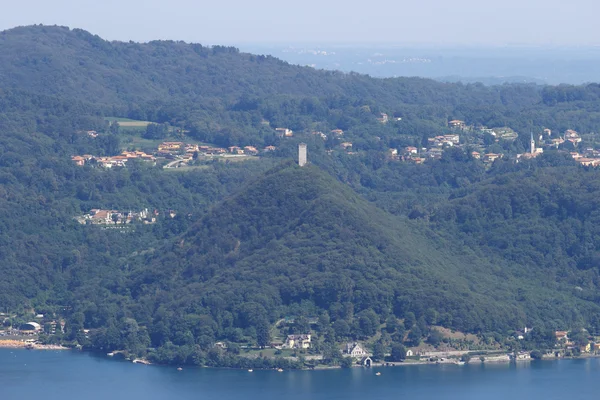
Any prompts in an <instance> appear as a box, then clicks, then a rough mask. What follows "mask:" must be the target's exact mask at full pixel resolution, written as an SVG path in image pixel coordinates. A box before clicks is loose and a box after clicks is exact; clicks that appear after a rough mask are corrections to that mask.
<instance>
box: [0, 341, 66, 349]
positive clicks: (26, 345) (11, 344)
mask: <svg viewBox="0 0 600 400" xmlns="http://www.w3.org/2000/svg"><path fill="white" fill-rule="evenodd" d="M0 348H3V349H26V350H70V348H69V347H65V346H62V345H58V344H39V343H31V342H25V341H22V340H14V339H6V340H0Z"/></svg>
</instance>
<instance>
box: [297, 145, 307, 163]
mask: <svg viewBox="0 0 600 400" xmlns="http://www.w3.org/2000/svg"><path fill="white" fill-rule="evenodd" d="M307 162H308V160H307V156H306V143H300V144H299V145H298V165H299V166H301V167H304V166H305V165H306V163H307Z"/></svg>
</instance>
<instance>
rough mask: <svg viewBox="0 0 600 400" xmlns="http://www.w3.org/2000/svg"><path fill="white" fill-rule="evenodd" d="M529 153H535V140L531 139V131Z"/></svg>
mask: <svg viewBox="0 0 600 400" xmlns="http://www.w3.org/2000/svg"><path fill="white" fill-rule="evenodd" d="M530 144H531V150H530V151H531V154H533V153H535V140H534V139H533V133H531V142H530Z"/></svg>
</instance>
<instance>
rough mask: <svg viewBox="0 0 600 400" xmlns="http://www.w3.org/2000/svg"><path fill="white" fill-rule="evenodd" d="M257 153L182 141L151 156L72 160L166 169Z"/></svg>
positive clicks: (135, 153)
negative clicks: (138, 162)
mask: <svg viewBox="0 0 600 400" xmlns="http://www.w3.org/2000/svg"><path fill="white" fill-rule="evenodd" d="M273 150H275V146H266V147H265V148H264V149H263V150H262V151H263V152H269V151H273ZM258 154H259V151H258V150H257V149H256V147H254V146H244V147H239V146H231V147H229V148H227V149H225V148H221V147H212V146H205V145H198V144H193V143H184V142H162V143H161V144H159V145H158V148H157V149H156V151H155V152H154V153H153V154H146V153H145V152H143V151H123V152H122V153H121V154H120V155H118V156H112V157H99V156H93V155H91V154H84V155H76V156H72V157H71V161H72V162H73V163H74V164H75V165H77V166H80V167H82V166H84V165H94V166H98V167H102V168H113V167H125V166H126V165H127V162H128V161H130V160H141V161H147V162H150V163H152V164H153V165H156V163H157V161H158V160H164V162H166V165H165V166H164V167H165V168H177V167H179V166H182V165H187V164H190V163H191V162H192V161H193V160H196V159H197V158H199V157H203V158H217V157H218V158H221V159H233V158H239V157H243V158H247V157H255V156H258Z"/></svg>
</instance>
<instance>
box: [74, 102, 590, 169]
mask: <svg viewBox="0 0 600 400" xmlns="http://www.w3.org/2000/svg"><path fill="white" fill-rule="evenodd" d="M377 120H378V121H379V122H380V123H381V124H388V123H391V122H395V123H401V122H402V118H399V117H398V118H390V117H389V116H388V115H387V114H385V113H381V114H380V117H378V118H377ZM447 129H448V132H447V134H444V135H440V136H435V137H431V138H428V139H427V144H426V146H406V147H402V148H390V149H389V150H388V151H387V153H386V158H387V159H388V160H390V161H400V162H409V163H415V164H422V163H424V162H427V161H430V160H437V159H440V158H442V155H443V154H444V151H445V150H447V149H449V148H459V149H463V150H466V151H468V152H469V154H470V156H471V157H472V158H474V159H478V160H481V161H482V162H483V163H484V164H486V165H491V164H493V162H494V161H496V160H498V159H505V160H511V161H513V162H520V161H522V160H529V159H533V158H536V157H538V156H539V155H541V154H543V153H544V149H550V148H552V149H559V150H562V151H564V152H568V153H569V154H570V156H571V157H572V158H573V159H574V160H575V161H576V162H577V163H579V164H580V165H583V166H592V167H595V166H598V165H600V150H596V149H595V148H594V147H593V146H589V145H588V146H585V147H583V148H580V149H579V147H581V145H582V142H584V141H583V138H582V136H581V135H580V134H579V133H578V132H576V131H575V130H573V129H567V130H566V131H565V132H563V133H561V134H556V133H553V132H552V130H550V129H547V128H545V129H543V130H542V132H541V133H540V134H536V135H534V134H533V133H530V134H529V136H530V138H529V141H528V146H527V149H526V150H527V151H525V152H523V153H518V154H509V153H507V154H505V153H506V151H503V148H504V147H505V146H506V145H508V144H510V143H512V142H514V141H515V140H516V139H517V138H518V137H519V134H518V133H517V132H515V131H514V130H513V129H511V128H509V127H497V128H488V127H486V126H482V125H467V124H466V123H465V122H464V121H462V120H457V119H454V120H451V121H449V122H448V124H447ZM87 134H88V136H90V137H92V138H96V137H97V136H98V133H97V132H95V131H87ZM274 135H275V136H276V137H277V138H278V139H279V140H282V139H287V138H292V137H294V136H298V135H295V134H294V131H292V130H291V129H289V128H275V129H274ZM306 135H308V136H311V135H312V136H314V137H318V138H320V139H322V140H324V141H325V140H327V139H328V138H329V137H333V138H334V139H335V140H334V143H336V145H335V148H330V149H328V150H327V153H328V154H332V153H333V152H334V151H336V150H337V151H342V152H344V153H346V154H348V155H355V154H359V150H357V149H355V148H354V146H353V143H352V141H351V139H350V138H345V137H346V136H347V133H346V132H344V130H342V129H333V130H331V131H330V132H328V133H324V132H322V131H311V132H309V133H308V132H301V133H299V136H306ZM584 143H585V142H584ZM276 149H277V147H276V146H273V145H269V146H265V147H264V148H263V149H261V150H259V149H257V148H256V147H255V146H250V145H248V146H230V147H228V148H222V147H214V146H210V145H202V144H195V143H185V142H183V141H165V142H162V143H160V144H159V145H158V146H157V148H156V150H154V151H153V152H151V153H152V154H147V153H145V152H143V151H140V150H134V151H123V152H122V153H121V154H120V155H116V156H94V155H91V154H84V155H75V156H72V157H71V160H72V162H73V163H74V164H75V165H77V166H84V165H92V166H98V167H102V168H113V167H125V166H126V165H127V162H128V161H131V160H141V161H146V162H149V163H151V164H152V165H156V164H157V163H158V162H161V164H162V165H163V168H179V167H183V166H187V165H190V164H193V163H194V161H196V160H211V159H220V160H245V159H251V158H258V156H259V154H260V153H263V154H264V153H268V152H273V151H275V150H276Z"/></svg>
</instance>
